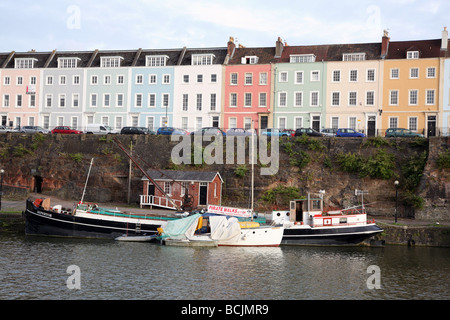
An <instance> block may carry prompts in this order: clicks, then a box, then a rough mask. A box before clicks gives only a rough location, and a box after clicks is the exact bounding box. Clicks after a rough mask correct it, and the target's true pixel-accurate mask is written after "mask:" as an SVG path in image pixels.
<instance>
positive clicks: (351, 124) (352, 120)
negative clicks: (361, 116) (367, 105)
mask: <svg viewBox="0 0 450 320" xmlns="http://www.w3.org/2000/svg"><path fill="white" fill-rule="evenodd" d="M348 126H349V128H351V129H353V130H356V117H350V118H348Z"/></svg>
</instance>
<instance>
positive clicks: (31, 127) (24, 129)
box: [19, 126, 50, 134]
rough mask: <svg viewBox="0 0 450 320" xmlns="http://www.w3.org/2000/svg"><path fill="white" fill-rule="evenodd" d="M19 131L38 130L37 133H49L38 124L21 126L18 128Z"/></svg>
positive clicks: (31, 131) (32, 131)
mask: <svg viewBox="0 0 450 320" xmlns="http://www.w3.org/2000/svg"><path fill="white" fill-rule="evenodd" d="M19 132H22V133H37V132H39V133H43V134H48V133H50V131H49V130H47V129H44V128H42V127H40V126H23V127H21V128H20V129H19Z"/></svg>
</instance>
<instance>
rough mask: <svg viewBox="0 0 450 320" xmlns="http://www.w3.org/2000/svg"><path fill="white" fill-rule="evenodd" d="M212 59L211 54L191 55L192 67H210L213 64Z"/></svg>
mask: <svg viewBox="0 0 450 320" xmlns="http://www.w3.org/2000/svg"><path fill="white" fill-rule="evenodd" d="M214 58H215V55H213V54H193V55H192V65H193V66H200V65H211V64H213V60H214Z"/></svg>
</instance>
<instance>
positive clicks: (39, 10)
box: [0, 0, 450, 52]
mask: <svg viewBox="0 0 450 320" xmlns="http://www.w3.org/2000/svg"><path fill="white" fill-rule="evenodd" d="M449 12H450V1H448V0H340V1H337V0H333V1H329V0H308V1H305V0H296V1H293V0H226V1H222V0H189V1H186V0H117V1H115V0H109V1H106V0H89V1H87V0H69V1H66V0H59V1H56V0H52V1H50V0H38V1H36V0H34V1H30V0H24V1H22V0H1V2H0V52H11V51H16V52H26V51H29V50H32V49H34V50H36V51H42V52H48V51H52V50H54V49H56V50H60V51H89V50H94V49H100V50H134V49H138V48H143V49H174V48H182V47H184V46H186V47H189V48H206V47H226V45H227V42H228V40H229V38H230V37H234V39H235V42H236V43H237V44H242V45H244V46H246V47H273V46H275V42H276V40H277V39H278V37H280V38H281V39H282V40H283V41H284V42H286V43H287V44H288V45H317V44H338V43H370V42H380V41H381V37H382V35H383V30H388V32H389V36H390V38H391V41H405V40H425V39H438V38H440V37H441V32H442V30H443V28H444V27H445V26H449V27H450V15H449Z"/></svg>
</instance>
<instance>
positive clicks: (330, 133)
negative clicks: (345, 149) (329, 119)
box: [320, 128, 337, 137]
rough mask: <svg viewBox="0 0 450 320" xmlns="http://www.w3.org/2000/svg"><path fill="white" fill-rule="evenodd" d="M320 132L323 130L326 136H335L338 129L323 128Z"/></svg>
mask: <svg viewBox="0 0 450 320" xmlns="http://www.w3.org/2000/svg"><path fill="white" fill-rule="evenodd" d="M320 132H322V133H323V134H325V135H326V136H329V137H334V136H335V135H336V132H337V129H333V128H325V129H322V130H321V131H320Z"/></svg>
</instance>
